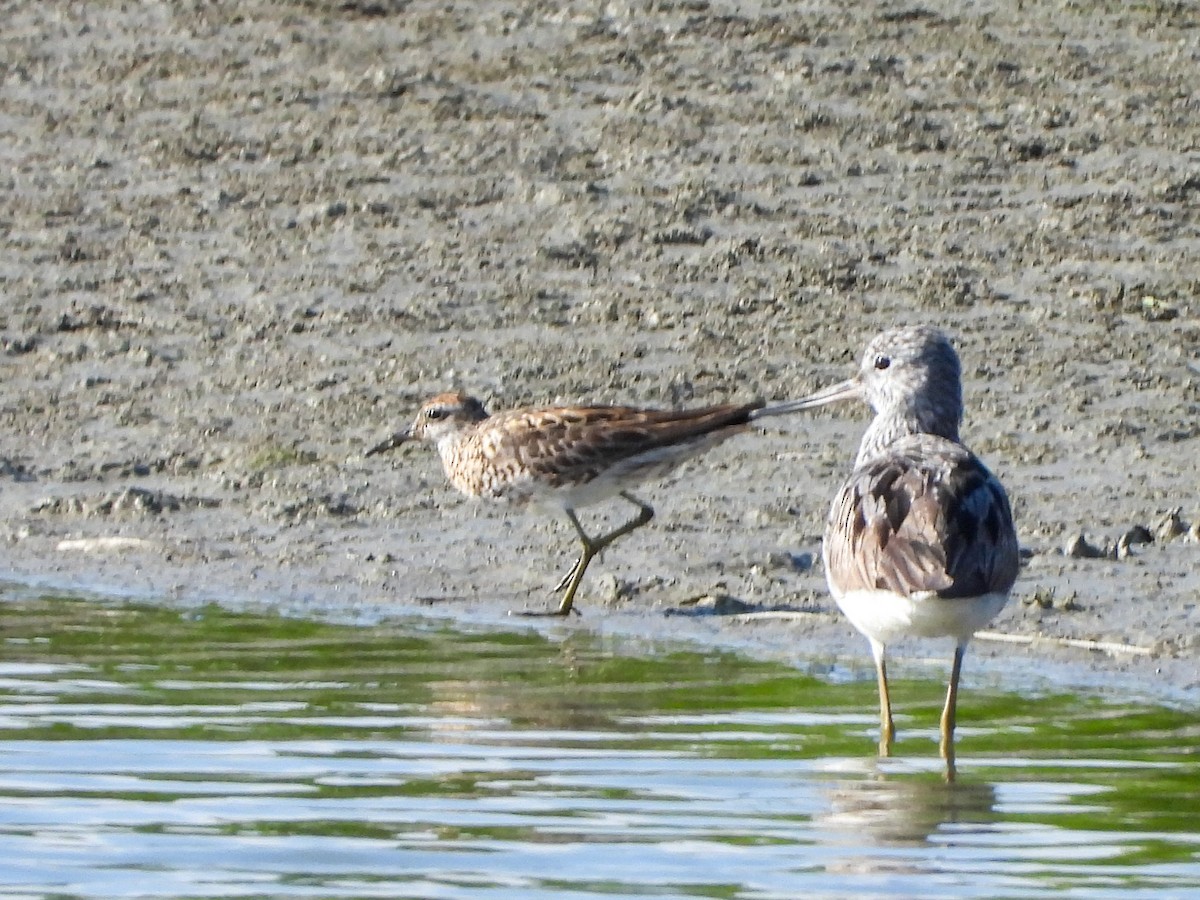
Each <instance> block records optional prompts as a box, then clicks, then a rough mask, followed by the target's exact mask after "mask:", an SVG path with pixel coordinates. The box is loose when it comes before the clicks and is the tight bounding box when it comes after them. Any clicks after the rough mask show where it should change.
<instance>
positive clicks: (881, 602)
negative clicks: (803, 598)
mask: <svg viewBox="0 0 1200 900" xmlns="http://www.w3.org/2000/svg"><path fill="white" fill-rule="evenodd" d="M830 589H831V591H832V592H833V599H834V600H835V601H837V605H838V607H839V608H840V609H841V611H842V612H843V613H845V614H846V618H847V619H849V620H850V623H851V624H852V625H853V626H854V627H855V628H857V629H858V630H859V631H861V632H862V633H863V634H865V635H866V636H867V637H868V638H870V639H871V640H872V641H877V642H879V643H880V644H889V643H891V642H892V641H895V640H897V639H898V638H901V637H906V636H915V637H952V638H954V639H955V640H957V641H959V642H960V643H962V642H965V641H967V640H968V639H970V637H971V635H973V634H974V633H975V632H976V631H978V630H979V629H980V628H982V627H983V626H984V625H986V624H987V623H988V622H990V621H992V619H994V618H996V615H997V614H998V613H999V612H1000V610H1001V609H1003V608H1004V604H1005V603H1007V602H1008V594H1007V593H1003V594H999V593H997V594H981V595H980V596H978V597H955V598H952V599H943V598H941V597H939V596H938V595H937V594H935V593H933V592H932V591H925V592H922V593H919V594H912V595H910V596H908V597H902V596H900V595H899V594H893V593H892V592H891V591H874V590H872V591H847V592H846V593H844V594H841V595H839V594H838V593H837V592H836V591H833V586H832V585H830Z"/></svg>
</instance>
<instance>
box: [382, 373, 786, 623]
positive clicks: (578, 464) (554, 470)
mask: <svg viewBox="0 0 1200 900" xmlns="http://www.w3.org/2000/svg"><path fill="white" fill-rule="evenodd" d="M761 406H762V404H761V403H738V404H726V405H721V406H709V407H705V408H703V409H690V410H681V411H668V410H652V409H638V408H634V407H627V406H551V407H543V408H528V409H515V410H510V411H508V412H501V413H496V414H495V415H489V414H488V412H487V411H486V410H485V409H484V408H483V404H481V403H480V402H479V401H478V400H476V399H475V398H473V397H469V396H467V395H465V394H461V393H445V394H438V395H437V396H436V397H434V398H433V399H431V400H429V401H428V402H427V403H425V405H424V406H422V407H421V409H420V411H419V412H418V413H417V417H416V420H415V421H414V422H413V424H412V425H411V426H409V427H408V428H407V429H405V430H403V431H399V432H397V433H395V434H393V435H392V436H391V437H390V438H388V439H387V440H385V441H383V442H381V443H379V444H377V445H375V446H374V447H372V448H371V449H370V450H368V451H367V454H366V455H367V456H371V455H373V454H376V453H382V452H384V451H387V450H391V449H393V448H394V447H399V446H400V445H402V444H404V443H406V442H408V441H411V440H419V441H426V442H428V443H432V444H434V445H435V446H436V447H437V451H438V455H439V456H440V457H441V460H442V467H443V469H444V470H445V472H446V477H447V478H448V479H449V480H450V483H451V484H453V485H454V487H456V488H458V490H459V491H461V492H462V493H464V494H466V495H467V496H468V497H472V498H483V499H487V500H494V501H501V502H507V503H514V504H518V505H520V504H531V505H533V506H537V507H542V508H550V509H560V510H562V511H563V512H564V513H565V514H566V517H567V521H568V522H570V523H571V527H572V528H573V529H575V533H576V534H577V535H578V537H579V542H580V543H581V544H582V545H583V549H582V550H581V551H580V554H579V558H578V559H577V560H576V561H575V565H574V566H572V567H571V569H570V570H569V571H568V572H567V574H566V576H565V577H564V578H563V579H562V581H560V582H559V584H558V587H557V588H556V589H555V590H564V589H565V591H564V593H563V595H562V600H561V602H560V603H559V605H558V608H557V609H554V610H551V611H548V612H546V613H531V614H532V615H560V616H564V615H567V614H568V613H569V612H570V611H571V609H572V604H573V603H574V600H575V592H576V591H577V590H578V589H579V584H580V582H581V581H582V580H583V575H584V572H586V571H587V567H588V564H589V563H590V562H591V561H592V559H593V558H594V557H595V556H596V555H597V554H599V553H600V552H601V551H602V550H604V548H605V547H607V546H608V545H609V544H611V543H612V542H613V541H615V540H616V539H617V538H619V537H622V536H623V535H626V534H629V533H630V532H631V531H633V530H635V529H637V528H640V527H641V526H643V525H645V524H646V523H647V522H649V521H650V520H651V519H652V518H653V517H654V509H653V507H651V506H650V504H649V503H646V502H645V501H643V500H640V499H639V498H637V497H635V496H634V495H633V494H632V493H630V489H631V488H633V487H634V486H636V485H638V484H641V483H643V482H646V481H653V480H657V479H660V478H663V477H665V476H666V475H668V474H670V473H671V472H672V471H674V470H675V469H676V468H677V467H678V466H679V465H681V464H682V463H684V462H686V461H687V460H688V459H691V458H692V457H694V456H696V455H698V454H700V453H702V452H704V451H705V450H708V449H709V448H710V447H713V446H715V445H717V444H719V443H720V442H721V441H724V440H725V439H726V438H729V437H732V436H733V435H735V434H737V433H738V432H740V431H744V430H745V429H746V427H747V426H748V424H749V422H750V421H751V419H752V417H753V413H754V411H755V410H757V409H759V408H760V407H761ZM610 497H620V498H622V499H624V500H626V501H628V502H629V503H631V504H633V505H634V506H635V507H637V515H636V516H635V517H634V518H633V519H631V520H629V521H628V522H626V523H625V524H624V525H621V526H619V527H618V528H616V529H614V530H612V531H610V532H608V533H607V534H603V535H600V536H599V537H591V536H589V535H588V534H587V532H585V531H584V530H583V526H582V525H580V523H579V519H578V518H577V517H576V514H575V511H576V510H577V509H579V508H581V507H584V506H589V505H591V504H594V503H599V502H600V501H602V500H607V499H609V498H610Z"/></svg>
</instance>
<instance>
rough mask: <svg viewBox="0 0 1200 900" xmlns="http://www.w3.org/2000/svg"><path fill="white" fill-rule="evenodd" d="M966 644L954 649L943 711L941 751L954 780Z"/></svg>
mask: <svg viewBox="0 0 1200 900" xmlns="http://www.w3.org/2000/svg"><path fill="white" fill-rule="evenodd" d="M966 649H967V647H966V644H959V645H957V646H956V647H955V648H954V664H953V665H952V666H951V667H950V687H949V688H947V689H946V705H945V707H944V708H943V709H942V740H941V744H940V746H939V749H940V750H941V753H942V759H944V760H945V761H946V777H947V778H949V779H951V780H953V779H954V726H955V724H956V722H957V716H958V679H959V676H960V675H961V674H962V661H963V654H964V653H965V652H966Z"/></svg>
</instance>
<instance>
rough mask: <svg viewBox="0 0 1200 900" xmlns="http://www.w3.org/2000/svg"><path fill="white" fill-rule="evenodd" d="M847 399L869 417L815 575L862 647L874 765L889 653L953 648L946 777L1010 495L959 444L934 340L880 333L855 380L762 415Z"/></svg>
mask: <svg viewBox="0 0 1200 900" xmlns="http://www.w3.org/2000/svg"><path fill="white" fill-rule="evenodd" d="M850 399H861V400H865V401H866V402H867V403H868V404H870V406H871V408H872V409H873V410H874V412H875V418H874V420H873V421H872V422H871V424H870V425H869V426H868V427H867V430H866V433H865V434H864V435H863V438H862V443H861V445H860V446H859V449H858V458H857V459H856V460H855V462H854V471H853V472H852V473H851V475H850V478H849V479H848V480H847V481H846V483H845V484H844V485H843V486H842V488H841V490H840V491H838V493H837V496H836V498H835V499H834V501H833V506H832V508H831V509H830V512H829V519H828V522H827V523H826V528H825V539H824V544H823V553H822V555H823V558H824V562H825V577H826V579H827V581H828V583H829V590H830V593H831V594H832V595H833V598H834V600H835V601H836V602H837V605H838V606H839V607H840V608H841V610H842V612H843V613H845V615H846V617H847V618H848V619H849V620H850V622H851V623H852V624H853V625H854V627H855V628H857V629H858V630H859V631H860V632H862V634H864V635H865V636H866V638H867V640H868V641H869V642H870V644H871V652H872V654H873V655H874V657H875V669H876V674H877V676H878V680H879V719H880V736H879V752H880V755H882V756H887V755H889V754H890V752H891V747H892V742H893V739H894V737H895V726H894V724H893V721H892V707H891V700H890V697H889V695H888V682H887V665H886V661H885V658H884V657H885V652H886V648H887V645H888V644H889V643H892V642H893V641H895V640H897V639H898V638H900V637H903V636H905V635H914V636H922V637H950V638H953V639H954V641H955V648H954V661H953V664H952V666H951V670H950V684H949V689H948V690H947V692H946V703H945V707H944V708H943V710H942V718H941V748H940V749H941V754H942V757H943V758H944V759H945V760H946V762H947V764H948V767H949V768H948V771H949V772H950V773H951V774H953V765H954V726H955V716H956V709H957V702H958V682H959V676H960V674H961V672H962V661H963V654H964V653H965V651H966V648H967V644H968V642H969V641H970V639H971V637H972V635H974V633H975V632H976V631H978V630H979V629H980V628H982V627H983V626H984V625H986V624H987V623H988V622H990V621H991V620H992V619H993V618H995V616H996V615H997V614H998V613H999V612H1000V610H1001V609H1002V608H1003V606H1004V604H1005V603H1006V602H1007V601H1008V596H1009V592H1010V591H1011V590H1012V586H1013V583H1014V581H1015V580H1016V577H1017V568H1018V545H1017V534H1016V530H1015V529H1014V527H1013V518H1012V512H1011V510H1010V508H1009V503H1008V497H1007V495H1006V494H1005V492H1004V488H1003V487H1002V486H1001V484H1000V482H999V481H998V480H997V479H996V478H995V476H994V475H992V473H991V472H989V471H988V470H987V468H986V467H985V466H984V464H983V463H982V462H980V460H979V458H978V457H976V456H975V454H973V453H972V452H971V451H970V450H968V449H967V448H966V447H965V446H963V443H962V440H961V438H960V437H959V426H960V424H961V422H962V415H963V401H962V378H961V370H960V367H959V360H958V354H957V353H955V351H954V348H953V347H952V346H951V344H950V341H949V340H948V339H947V338H946V336H945V335H944V334H942V332H940V331H938V330H937V329H935V328H929V327H910V328H895V329H892V330H889V331H885V332H883V333H882V334H880V335H878V336H877V337H875V338H874V339H873V340H872V341H871V342H870V343H869V344H868V345H867V348H866V351H865V352H864V353H863V356H862V361H861V363H860V365H859V369H858V373H857V374H856V375H855V376H854V377H853V378H851V379H849V380H848V381H843V382H841V383H840V384H835V385H833V386H832V387H829V388H826V389H825V390H822V391H819V392H817V393H815V394H812V395H810V396H808V397H805V398H803V399H801V400H795V401H791V402H788V403H782V404H778V405H774V406H772V407H768V408H767V409H766V410H763V413H764V414H772V415H774V414H781V413H791V412H798V411H800V410H805V409H811V408H813V407H816V406H823V405H824V404H827V403H834V402H837V401H840V400H850Z"/></svg>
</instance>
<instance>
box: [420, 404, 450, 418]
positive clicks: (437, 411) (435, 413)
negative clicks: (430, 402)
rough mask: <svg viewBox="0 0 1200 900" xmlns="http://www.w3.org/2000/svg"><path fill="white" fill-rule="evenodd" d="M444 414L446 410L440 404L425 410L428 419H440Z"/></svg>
mask: <svg viewBox="0 0 1200 900" xmlns="http://www.w3.org/2000/svg"><path fill="white" fill-rule="evenodd" d="M444 415H446V411H445V410H444V409H442V408H441V407H440V406H434V407H431V408H430V409H427V410H425V418H427V419H440V418H441V417H442V416H444Z"/></svg>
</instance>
